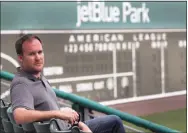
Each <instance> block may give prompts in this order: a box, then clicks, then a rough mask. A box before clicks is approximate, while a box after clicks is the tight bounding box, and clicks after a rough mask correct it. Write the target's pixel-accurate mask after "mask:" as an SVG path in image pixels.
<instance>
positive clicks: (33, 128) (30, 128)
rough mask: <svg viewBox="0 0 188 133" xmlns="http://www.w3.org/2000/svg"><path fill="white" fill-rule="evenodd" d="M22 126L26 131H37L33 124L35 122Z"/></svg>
mask: <svg viewBox="0 0 188 133" xmlns="http://www.w3.org/2000/svg"><path fill="white" fill-rule="evenodd" d="M22 128H23V130H24V131H26V132H32V133H36V131H35V127H34V126H33V123H26V124H22Z"/></svg>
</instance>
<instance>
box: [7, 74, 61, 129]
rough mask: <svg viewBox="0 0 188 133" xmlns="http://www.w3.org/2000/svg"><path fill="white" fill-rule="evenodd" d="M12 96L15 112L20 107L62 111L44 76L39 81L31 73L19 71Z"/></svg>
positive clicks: (12, 88)
mask: <svg viewBox="0 0 188 133" xmlns="http://www.w3.org/2000/svg"><path fill="white" fill-rule="evenodd" d="M10 96H11V103H12V108H13V111H14V110H15V109H16V108H18V107H23V108H26V109H30V110H40V111H49V110H59V109H60V108H59V106H58V103H57V97H56V94H55V92H54V91H53V90H52V88H51V86H50V84H49V82H48V81H47V79H46V78H45V77H44V76H41V78H40V79H37V78H36V77H34V76H33V75H31V74H29V73H26V72H24V71H19V72H18V73H17V74H16V75H15V77H14V79H13V80H12V83H11V90H10ZM63 123H64V122H63ZM63 125H64V124H63ZM63 128H64V126H63Z"/></svg>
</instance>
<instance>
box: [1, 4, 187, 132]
mask: <svg viewBox="0 0 188 133" xmlns="http://www.w3.org/2000/svg"><path fill="white" fill-rule="evenodd" d="M186 32H187V30H186V2H106V1H101V2H81V1H75V2H1V70H4V71H8V72H11V73H15V72H16V67H17V66H19V64H18V62H17V56H16V52H15V47H14V44H15V41H16V40H17V39H18V38H19V37H20V36H21V35H23V34H25V33H33V34H36V35H38V36H39V37H40V38H41V40H42V41H43V45H44V47H43V48H44V54H45V67H44V70H43V74H44V76H46V77H47V79H48V80H49V82H50V84H51V85H52V86H53V87H54V88H57V89H59V90H62V91H65V92H68V93H74V94H77V95H79V96H83V97H86V98H88V99H91V100H94V101H97V102H99V103H101V104H103V105H107V106H110V107H113V108H116V109H118V110H121V111H123V112H127V113H130V114H133V115H137V116H140V117H143V118H145V119H148V120H151V121H154V122H157V123H159V124H162V125H166V126H169V127H171V128H175V129H177V130H180V131H186V94H187V93H186V89H187V88H186V47H187V40H186ZM9 85H10V82H7V81H4V80H1V98H2V99H4V100H6V101H10V97H9V94H10V92H9V89H10V88H9ZM59 102H60V104H61V103H63V102H64V100H62V99H59ZM166 112H167V113H166ZM174 119H176V120H177V121H174Z"/></svg>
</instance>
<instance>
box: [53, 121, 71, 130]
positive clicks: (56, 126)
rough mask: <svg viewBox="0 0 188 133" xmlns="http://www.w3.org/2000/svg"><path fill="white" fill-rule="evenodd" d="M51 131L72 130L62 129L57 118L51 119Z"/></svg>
mask: <svg viewBox="0 0 188 133" xmlns="http://www.w3.org/2000/svg"><path fill="white" fill-rule="evenodd" d="M50 132H51V133H72V132H71V130H67V131H61V129H60V127H59V125H58V122H57V119H51V120H50Z"/></svg>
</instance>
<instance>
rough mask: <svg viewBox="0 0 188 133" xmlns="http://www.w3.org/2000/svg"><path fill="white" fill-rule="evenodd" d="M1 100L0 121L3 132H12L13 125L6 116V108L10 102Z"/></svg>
mask: <svg viewBox="0 0 188 133" xmlns="http://www.w3.org/2000/svg"><path fill="white" fill-rule="evenodd" d="M0 100H1V108H0V109H1V115H0V116H1V121H2V125H3V131H4V132H5V133H14V129H13V125H12V123H11V121H10V119H9V117H8V114H7V109H8V108H9V106H10V103H5V102H4V101H3V100H2V99H0Z"/></svg>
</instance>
